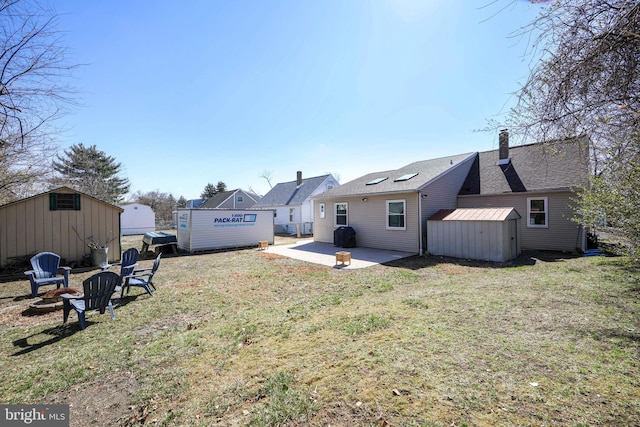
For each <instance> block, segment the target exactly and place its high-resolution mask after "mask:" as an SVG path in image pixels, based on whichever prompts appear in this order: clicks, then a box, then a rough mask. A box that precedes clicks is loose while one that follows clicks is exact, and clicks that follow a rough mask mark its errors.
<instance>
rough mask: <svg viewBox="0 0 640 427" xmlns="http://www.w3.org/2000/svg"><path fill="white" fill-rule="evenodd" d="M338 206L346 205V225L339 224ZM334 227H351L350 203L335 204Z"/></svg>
mask: <svg viewBox="0 0 640 427" xmlns="http://www.w3.org/2000/svg"><path fill="white" fill-rule="evenodd" d="M338 205H345V206H346V207H347V215H346V217H347V222H346V224H338V221H336V220H337V219H338ZM333 225H335V226H336V227H347V226H349V203H347V202H338V203H334V204H333Z"/></svg>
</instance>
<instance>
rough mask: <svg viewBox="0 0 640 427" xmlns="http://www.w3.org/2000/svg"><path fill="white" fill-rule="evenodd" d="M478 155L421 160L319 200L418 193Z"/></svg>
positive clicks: (345, 186) (357, 181) (355, 182)
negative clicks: (444, 174)
mask: <svg viewBox="0 0 640 427" xmlns="http://www.w3.org/2000/svg"><path fill="white" fill-rule="evenodd" d="M475 155H476V153H467V154H458V155H455V156H448V157H441V158H438V159H431V160H422V161H419V162H414V163H411V164H409V165H407V166H404V167H402V168H400V169H396V170H389V171H382V172H374V173H370V174H367V175H364V176H362V177H360V178H356V179H354V180H353V181H350V182H347V183H346V184H342V185H341V186H340V187H336V188H332V189H331V190H329V191H327V192H325V193H323V194H322V195H319V196H317V198H329V197H330V198H334V197H343V196H354V195H359V196H360V195H373V194H383V193H384V194H386V193H406V192H413V191H419V190H420V189H422V188H423V187H424V186H425V185H427V184H428V183H430V182H431V181H433V180H434V179H435V178H437V177H439V176H440V175H442V174H443V173H445V172H447V171H448V170H450V169H452V168H454V167H456V166H457V165H459V164H460V163H462V162H464V161H465V160H468V159H469V158H471V157H472V156H475Z"/></svg>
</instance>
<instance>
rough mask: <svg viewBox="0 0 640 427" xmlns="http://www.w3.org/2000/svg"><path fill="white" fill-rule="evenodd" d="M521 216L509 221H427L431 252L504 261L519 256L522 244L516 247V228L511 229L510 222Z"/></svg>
mask: <svg viewBox="0 0 640 427" xmlns="http://www.w3.org/2000/svg"><path fill="white" fill-rule="evenodd" d="M511 223H515V224H518V223H520V220H519V219H518V220H505V221H427V224H428V225H427V226H428V235H429V253H430V254H431V255H444V256H451V257H455V258H468V259H478V260H484V261H496V262H503V261H508V260H509V259H511V258H513V257H515V256H517V254H518V253H519V248H518V247H517V246H516V247H514V248H513V251H512V246H511V244H512V242H511V238H513V239H514V244H515V245H517V242H518V240H517V239H518V236H517V230H516V228H514V229H513V235H512V232H510V224H511Z"/></svg>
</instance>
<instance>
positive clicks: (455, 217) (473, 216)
mask: <svg viewBox="0 0 640 427" xmlns="http://www.w3.org/2000/svg"><path fill="white" fill-rule="evenodd" d="M518 218H521V217H520V214H519V213H518V212H517V211H516V210H515V209H514V208H458V209H441V210H439V211H438V212H436V213H435V214H433V215H432V216H431V217H429V221H505V220H508V219H518Z"/></svg>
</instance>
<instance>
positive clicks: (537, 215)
mask: <svg viewBox="0 0 640 427" xmlns="http://www.w3.org/2000/svg"><path fill="white" fill-rule="evenodd" d="M548 209H549V201H548V200H547V198H546V197H540V198H533V197H530V198H528V199H527V217H528V218H529V220H528V221H527V227H529V228H549V216H548V214H549V212H548Z"/></svg>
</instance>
